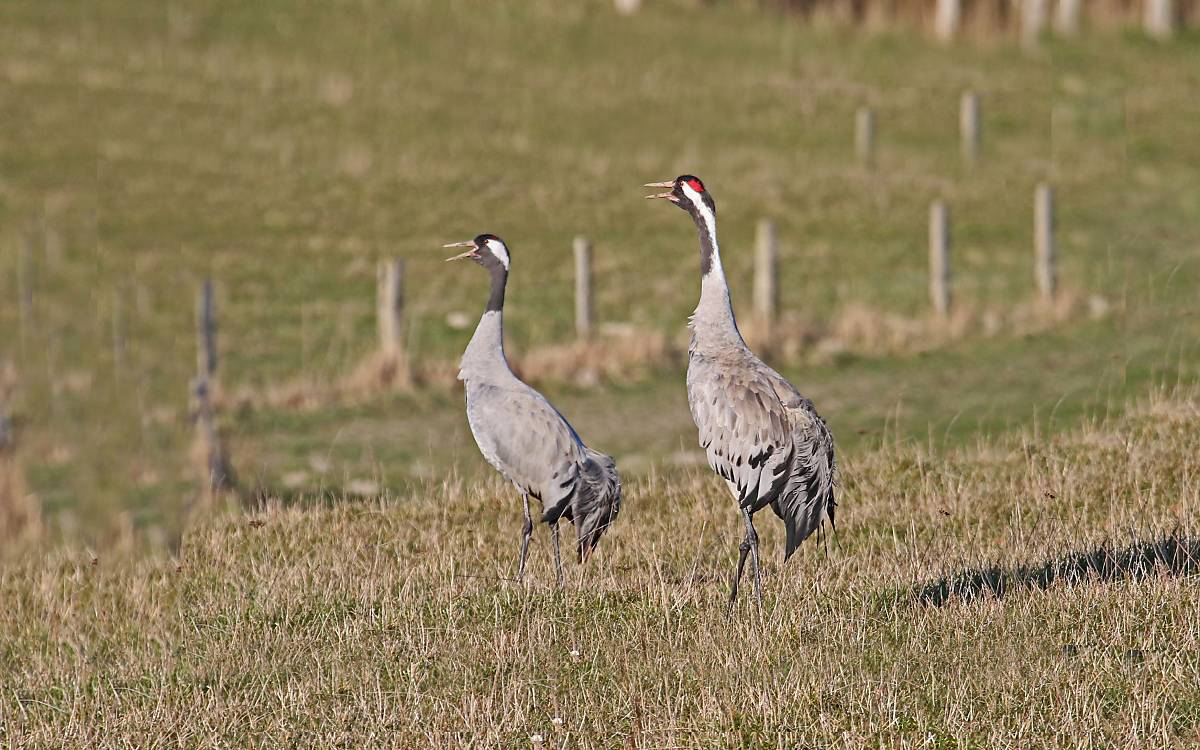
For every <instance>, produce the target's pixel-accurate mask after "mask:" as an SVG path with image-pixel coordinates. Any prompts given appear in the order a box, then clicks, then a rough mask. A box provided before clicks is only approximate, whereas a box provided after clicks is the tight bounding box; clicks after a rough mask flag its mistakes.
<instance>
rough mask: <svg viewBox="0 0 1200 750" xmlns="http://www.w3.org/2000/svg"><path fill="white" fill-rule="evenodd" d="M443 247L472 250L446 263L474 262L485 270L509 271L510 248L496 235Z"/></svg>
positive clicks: (448, 259) (483, 236)
mask: <svg viewBox="0 0 1200 750" xmlns="http://www.w3.org/2000/svg"><path fill="white" fill-rule="evenodd" d="M442 247H469V248H471V249H470V250H468V251H466V252H465V253H459V254H458V255H455V256H454V257H453V258H446V261H447V262H449V261H452V260H473V261H475V262H476V263H478V264H479V265H481V266H483V267H484V268H489V267H493V266H498V267H501V268H503V269H504V270H505V271H507V270H508V264H509V262H510V256H509V254H508V246H507V245H505V244H504V240H502V239H500V238H499V237H497V236H496V235H494V234H481V235H479V236H478V237H476V238H475V239H473V240H467V241H466V242H451V243H450V244H448V245H442Z"/></svg>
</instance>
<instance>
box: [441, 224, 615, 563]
mask: <svg viewBox="0 0 1200 750" xmlns="http://www.w3.org/2000/svg"><path fill="white" fill-rule="evenodd" d="M471 244H472V245H473V247H474V248H475V249H474V250H472V251H469V252H468V253H464V254H463V256H460V257H464V256H465V257H469V258H471V259H472V260H476V261H477V262H479V263H480V265H482V266H484V267H485V268H487V269H488V270H489V271H490V272H491V275H492V293H491V297H490V299H489V304H488V309H487V310H486V311H485V312H484V314H483V316H482V318H481V319H480V321H479V325H478V327H477V328H476V329H475V334H474V335H473V336H472V337H471V342H470V344H468V345H467V349H466V351H465V352H464V354H463V357H462V361H461V363H460V365H459V374H458V377H459V379H460V380H462V381H463V384H464V389H465V391H466V402H467V421H468V423H469V424H470V427H471V434H472V435H473V436H474V437H475V442H476V443H477V444H478V446H479V450H480V452H481V453H482V454H483V457H484V458H485V459H486V460H487V462H488V463H489V464H491V465H492V467H494V468H495V469H496V470H497V471H499V472H500V473H501V474H502V475H503V476H504V477H505V479H507V480H509V481H510V482H512V483H513V485H514V486H516V488H517V490H518V491H519V492H520V493H521V495H522V497H523V498H524V500H525V503H526V525H525V529H524V531H523V536H522V545H521V557H520V564H519V568H518V577H520V576H521V575H522V574H523V572H524V567H525V557H526V550H527V547H528V539H529V535H530V533H531V532H532V516H531V515H530V512H529V506H528V503H529V498H530V497H532V498H535V499H537V500H540V501H541V503H542V512H541V520H542V521H543V522H544V523H546V524H549V525H550V527H551V531H552V539H553V541H554V547H555V561H556V569H557V570H556V572H557V575H558V577H559V580H560V582H561V577H562V570H561V563H560V561H559V552H558V526H557V524H558V521H559V520H560V519H565V520H567V521H571V522H572V523H573V524H574V525H575V531H576V552H577V558H578V559H579V560H580V561H581V562H582V561H583V560H586V559H587V557H588V555H589V554H590V553H591V552H592V550H593V549H595V547H596V545H597V544H598V543H599V541H600V538H601V537H602V536H603V535H604V532H605V531H606V530H607V529H608V527H609V525H610V524H611V523H612V522H613V520H614V519H615V518H616V516H617V514H618V512H619V511H620V507H621V482H620V477H619V475H618V474H617V468H616V464H615V462H614V461H613V459H612V458H611V457H609V456H606V455H604V454H602V453H599V452H597V451H594V450H592V449H591V448H588V447H587V446H586V445H584V443H583V441H582V440H581V439H580V438H579V435H578V433H576V432H575V429H574V428H573V427H571V425H570V423H569V422H567V420H566V419H565V418H564V417H563V416H562V414H560V413H559V411H558V410H557V409H555V408H554V407H553V406H552V405H551V404H550V402H549V401H547V400H546V398H545V397H544V396H542V394H540V393H538V392H537V391H536V390H534V389H533V388H531V387H530V386H529V385H527V384H526V383H524V382H522V381H521V379H520V378H518V377H517V376H516V375H515V374H514V373H513V372H512V370H511V369H510V367H509V365H508V360H507V358H506V357H505V355H504V332H503V299H504V285H505V283H506V281H507V276H508V262H509V255H508V250H507V247H506V246H504V245H503V243H502V242H501V241H500V240H499V239H498V238H496V237H494V236H493V235H480V236H479V237H477V238H475V240H474V241H472V243H471ZM472 254H474V255H472ZM497 300H498V302H497Z"/></svg>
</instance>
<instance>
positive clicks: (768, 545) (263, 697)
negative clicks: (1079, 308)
mask: <svg viewBox="0 0 1200 750" xmlns="http://www.w3.org/2000/svg"><path fill="white" fill-rule="evenodd" d="M1198 457H1200V400H1198V399H1197V396H1196V394H1195V393H1194V392H1193V393H1190V394H1189V393H1180V394H1175V395H1160V396H1158V397H1156V398H1154V399H1152V400H1147V401H1143V402H1141V403H1140V404H1137V405H1134V406H1133V407H1132V408H1130V409H1128V410H1127V412H1126V414H1125V415H1124V416H1123V417H1121V418H1120V419H1114V420H1110V421H1108V422H1106V423H1104V424H1100V425H1090V426H1087V427H1084V428H1080V429H1076V430H1071V431H1068V432H1066V433H1063V434H1060V435H1059V436H1058V437H1055V438H1052V439H1046V438H1044V437H1042V438H1039V437H1037V436H1034V435H1032V434H1019V435H1009V436H1008V437H1006V438H1003V439H999V440H995V441H984V442H981V443H980V444H978V445H977V446H975V447H972V448H958V449H952V450H948V451H938V452H929V451H926V450H921V449H917V448H914V447H912V446H907V447H898V448H897V447H893V448H884V449H877V450H868V451H863V452H862V453H860V454H859V456H858V457H857V458H856V459H855V460H853V461H852V462H851V463H850V464H849V465H848V466H847V467H846V472H845V477H846V483H845V487H844V489H843V493H842V501H843V502H842V507H841V508H840V509H839V514H838V515H839V522H840V523H839V529H838V532H837V534H836V535H834V536H833V537H832V539H830V540H829V542H828V544H827V545H826V546H824V547H823V546H822V545H821V544H820V543H819V542H818V541H817V540H815V539H814V540H811V541H810V543H808V544H806V545H805V546H804V547H803V548H802V550H801V552H800V554H798V555H797V556H796V558H795V559H793V560H792V561H791V562H790V563H789V564H788V565H786V566H784V565H781V564H780V563H779V557H780V554H779V553H780V549H781V545H782V534H781V532H780V529H779V528H778V524H777V523H775V522H774V521H773V520H772V521H770V522H767V521H766V520H765V518H766V516H765V515H764V516H763V519H764V521H763V522H762V523H760V527H761V528H762V529H763V545H764V549H765V550H766V557H765V560H766V582H765V588H766V607H765V610H764V612H763V613H762V617H761V620H760V619H759V618H758V617H757V616H756V611H755V608H754V606H753V599H752V598H751V599H743V600H742V601H741V602H740V603H739V606H738V609H737V611H736V612H735V614H734V616H733V617H732V618H728V619H727V618H726V617H725V615H724V614H723V598H724V595H725V591H726V589H725V587H726V585H727V583H726V582H727V576H728V573H729V571H730V570H731V568H732V564H733V559H734V556H735V555H736V543H737V540H738V537H739V528H738V522H737V520H736V515H735V514H734V513H733V511H732V507H731V504H730V501H729V498H728V497H727V496H726V494H725V492H724V490H723V489H719V487H718V482H717V481H716V480H715V479H714V478H712V477H711V476H709V475H708V473H707V471H695V472H689V471H677V472H674V473H671V474H656V475H653V476H649V477H647V478H644V479H638V480H633V481H631V482H629V483H628V486H627V501H626V504H625V509H624V510H623V512H622V515H621V517H620V519H619V521H618V523H617V524H616V525H615V526H614V527H613V529H612V530H611V532H610V533H609V535H608V536H606V538H605V539H604V541H603V543H602V544H601V546H600V548H599V551H598V554H597V555H596V556H595V557H594V558H593V560H592V561H591V562H590V563H589V564H588V565H587V566H586V567H578V566H575V565H574V564H572V565H571V566H570V567H569V576H568V582H567V583H566V584H565V586H564V587H563V588H562V589H556V588H555V587H554V583H553V581H554V577H553V572H552V568H551V562H550V557H549V550H548V543H547V539H546V538H545V537H546V534H545V530H544V529H540V530H539V534H538V536H537V538H536V540H537V541H536V543H535V544H534V547H533V552H532V555H531V569H530V576H529V580H528V581H527V584H526V585H525V586H524V587H522V586H520V585H517V584H516V583H514V582H512V581H511V580H510V576H511V575H512V574H513V572H514V567H515V557H516V547H517V536H518V527H519V511H518V510H517V508H518V506H517V502H516V498H515V497H513V496H512V492H511V491H510V490H509V489H506V488H504V487H502V486H501V484H500V483H499V482H498V481H490V482H485V483H478V482H464V481H462V480H461V479H459V478H456V477H453V476H451V477H447V478H445V479H444V480H442V481H439V482H430V483H428V484H427V485H425V486H424V488H423V489H422V490H421V491H417V492H414V493H412V494H411V495H404V496H399V497H392V498H387V499H384V500H381V501H371V502H363V503H353V502H350V503H341V504H337V505H335V506H323V507H290V508H283V507H275V508H272V509H268V510H266V511H265V512H263V513H260V514H256V515H253V516H251V517H246V516H245V515H242V514H234V515H228V516H218V517H215V518H212V519H209V520H208V521H206V522H204V523H201V524H199V525H198V526H197V527H196V528H194V530H192V531H191V532H190V533H189V534H188V535H187V536H186V537H185V539H184V545H183V549H182V553H181V555H180V557H179V558H178V559H177V560H175V559H166V558H146V557H140V558H135V559H126V558H124V557H122V556H121V555H118V554H111V555H108V554H105V553H100V554H99V555H98V556H96V557H92V556H90V555H86V554H80V553H75V552H72V553H60V554H57V555H54V556H52V557H50V558H48V559H45V560H39V561H26V562H23V563H20V564H14V565H11V566H8V567H6V568H3V569H0V600H2V601H4V602H5V607H4V611H3V613H2V614H0V644H2V646H0V673H3V674H4V675H5V679H4V680H3V681H0V744H4V745H8V746H17V747H29V748H34V747H55V748H58V747H214V748H215V747H284V746H287V747H347V748H349V747H367V746H371V747H508V748H523V747H524V748H528V747H537V745H536V744H535V743H534V742H533V741H532V740H531V738H532V737H534V736H535V735H539V736H541V737H542V739H543V744H542V747H545V748H593V747H638V748H668V747H718V746H720V747H754V748H760V747H761V748H776V747H777V748H783V747H847V748H860V747H939V748H950V747H954V748H993V747H1053V748H1087V747H1129V748H1135V747H1147V748H1149V747H1156V748H1159V747H1181V748H1182V747H1194V746H1195V745H1196V744H1197V743H1198V742H1200V624H1198V621H1197V618H1196V613H1197V611H1200V588H1197V586H1196V577H1195V576H1196V574H1197V573H1200V536H1197V535H1198V533H1200V525H1198V522H1200V518H1198V517H1197V515H1196V512H1197V508H1200V458H1198ZM766 515H769V514H766Z"/></svg>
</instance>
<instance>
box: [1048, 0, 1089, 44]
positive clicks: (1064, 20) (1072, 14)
mask: <svg viewBox="0 0 1200 750" xmlns="http://www.w3.org/2000/svg"><path fill="white" fill-rule="evenodd" d="M1082 12H1083V0H1058V7H1057V9H1056V12H1055V14H1054V29H1055V31H1057V32H1058V33H1059V34H1061V35H1063V36H1075V35H1076V34H1078V33H1079V17H1080V15H1082Z"/></svg>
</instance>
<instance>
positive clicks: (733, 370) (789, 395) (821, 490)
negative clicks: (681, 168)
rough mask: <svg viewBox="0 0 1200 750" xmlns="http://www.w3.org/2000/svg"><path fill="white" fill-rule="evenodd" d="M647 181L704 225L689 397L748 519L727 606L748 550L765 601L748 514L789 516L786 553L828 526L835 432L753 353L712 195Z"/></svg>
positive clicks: (710, 452)
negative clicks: (725, 262)
mask: <svg viewBox="0 0 1200 750" xmlns="http://www.w3.org/2000/svg"><path fill="white" fill-rule="evenodd" d="M648 187H670V188H671V191H670V192H666V193H661V194H659V195H655V196H650V197H652V198H665V199H667V200H670V201H671V202H672V203H675V204H676V205H678V206H680V207H681V208H683V209H685V210H687V211H688V213H689V214H690V215H691V216H692V219H693V221H694V222H695V224H696V227H697V229H698V231H699V233H700V269H701V291H700V302H699V304H698V305H697V306H696V312H695V314H694V315H693V316H692V319H691V321H690V326H691V329H692V343H691V347H690V348H689V352H688V372H687V391H688V404H689V406H690V407H691V412H692V418H693V420H694V421H695V423H696V427H697V429H698V430H699V437H700V445H701V447H702V448H704V451H705V453H706V455H707V457H708V464H709V466H711V467H712V469H713V471H715V472H716V473H717V474H718V475H720V476H721V477H722V478H723V479H724V480H725V482H726V484H727V485H728V487H729V491H730V492H731V493H732V494H733V496H734V498H735V500H736V501H737V504H738V508H739V510H740V511H741V513H742V518H743V521H744V523H745V526H746V537H745V540H744V541H743V542H742V544H741V547H740V548H739V549H740V557H739V560H738V565H737V568H736V570H735V572H734V577H733V582H732V586H731V591H730V598H729V603H730V606H732V605H733V602H734V601H735V600H736V598H737V588H738V582H739V581H740V579H741V575H742V570H743V568H744V565H745V561H746V556H747V553H750V554H751V555H752V560H753V567H754V574H755V585H756V589H757V591H758V597H759V601H760V604H761V599H762V591H761V580H760V573H759V565H758V535H757V533H756V532H755V529H754V523H753V520H752V516H753V515H754V514H755V513H757V512H758V511H759V510H761V509H762V508H764V507H766V506H768V505H769V506H770V507H771V509H772V510H773V511H774V512H775V514H776V515H777V516H779V517H780V518H781V519H782V520H783V522H784V525H785V527H786V529H787V543H786V547H785V549H784V560H787V559H788V558H789V557H791V555H792V553H793V552H795V551H796V548H797V547H799V546H800V544H801V542H803V541H804V540H805V539H807V538H808V537H809V536H810V535H811V534H812V533H813V531H815V530H816V529H817V528H818V527H819V526H820V525H821V523H822V522H823V521H824V520H825V519H826V518H827V519H829V522H830V524H831V525H832V524H833V522H834V509H835V508H836V507H837V502H836V500H835V497H834V493H835V487H836V485H837V465H836V461H835V458H834V442H833V435H832V434H831V433H830V431H829V428H828V427H827V426H826V424H825V421H824V420H823V419H822V418H821V416H820V415H819V414H818V413H817V410H816V408H815V407H814V406H813V404H812V402H811V401H809V400H808V399H806V398H804V397H803V396H801V395H800V392H799V391H798V390H796V388H795V386H793V385H792V384H791V383H789V382H788V381H787V380H786V379H785V378H784V377H783V376H782V375H780V374H779V373H778V372H776V371H775V370H773V369H771V368H770V367H768V366H767V365H766V364H764V363H763V362H762V360H760V359H759V358H758V357H757V356H755V355H754V353H753V352H751V351H750V349H749V347H748V346H746V342H745V340H744V339H743V338H742V335H741V333H740V332H739V331H738V327H737V322H736V320H735V319H734V315H733V308H732V306H731V304H730V299H729V286H728V284H727V283H726V280H725V273H724V270H723V269H722V267H721V255H720V251H719V249H718V246H717V235H716V204H715V203H714V201H713V200H712V196H711V195H710V194H709V193H708V192H707V191H706V190H705V188H704V185H703V183H702V182H701V181H700V180H698V179H697V178H695V177H692V176H691V175H683V176H681V177H678V178H676V179H675V180H673V181H671V182H668V183H653V184H652V185H649V186H648Z"/></svg>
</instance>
